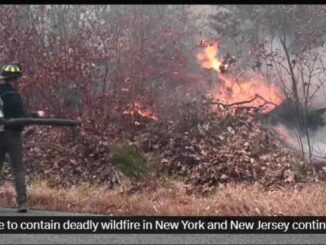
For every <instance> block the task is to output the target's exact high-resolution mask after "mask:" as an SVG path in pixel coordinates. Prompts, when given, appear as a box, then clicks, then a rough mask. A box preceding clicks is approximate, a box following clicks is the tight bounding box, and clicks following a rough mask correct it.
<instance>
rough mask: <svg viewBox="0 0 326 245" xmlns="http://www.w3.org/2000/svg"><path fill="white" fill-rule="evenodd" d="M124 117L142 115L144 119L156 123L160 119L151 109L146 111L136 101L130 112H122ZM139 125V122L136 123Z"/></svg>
mask: <svg viewBox="0 0 326 245" xmlns="http://www.w3.org/2000/svg"><path fill="white" fill-rule="evenodd" d="M122 114H124V115H132V116H134V115H136V114H138V115H140V116H142V117H146V118H150V119H153V120H155V121H157V120H158V118H157V117H156V116H155V113H154V112H153V111H151V110H149V109H146V108H145V107H144V106H143V105H142V104H141V103H140V102H138V101H134V102H133V103H132V104H131V105H130V108H129V109H128V110H125V111H123V112H122ZM137 123H138V124H139V122H136V124H137Z"/></svg>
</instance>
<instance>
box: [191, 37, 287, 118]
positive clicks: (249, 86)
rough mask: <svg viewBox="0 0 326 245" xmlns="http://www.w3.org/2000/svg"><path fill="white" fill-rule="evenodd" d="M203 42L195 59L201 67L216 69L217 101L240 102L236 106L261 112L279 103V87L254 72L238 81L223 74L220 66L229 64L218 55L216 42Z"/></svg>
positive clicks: (280, 97)
mask: <svg viewBox="0 0 326 245" xmlns="http://www.w3.org/2000/svg"><path fill="white" fill-rule="evenodd" d="M204 43H205V44H206V45H205V48H204V50H203V51H202V52H200V53H199V54H197V60H198V61H199V62H200V63H201V66H202V67H204V68H206V69H214V70H215V71H217V76H218V78H219V80H220V81H221V84H220V86H219V87H218V89H217V91H216V94H215V97H216V99H217V100H218V101H220V102H221V103H226V104H228V105H230V104H236V103H241V105H238V107H240V106H246V107H255V108H259V109H260V111H261V112H263V113H267V112H269V111H271V110H273V109H274V108H275V107H276V106H277V105H279V104H281V102H282V101H283V98H282V96H281V92H280V90H279V88H278V87H277V86H275V84H271V83H268V82H267V81H266V80H264V78H263V77H262V76H261V75H259V74H256V73H254V74H251V75H250V77H251V78H250V79H248V80H241V81H238V80H237V79H236V78H234V76H232V75H230V74H229V75H225V74H223V73H222V72H221V71H222V69H221V68H224V70H226V69H229V68H230V66H229V64H228V63H225V62H223V60H221V59H220V58H219V57H218V55H219V46H218V43H217V42H214V43H208V42H204ZM207 43H208V45H207ZM221 66H223V67H221Z"/></svg>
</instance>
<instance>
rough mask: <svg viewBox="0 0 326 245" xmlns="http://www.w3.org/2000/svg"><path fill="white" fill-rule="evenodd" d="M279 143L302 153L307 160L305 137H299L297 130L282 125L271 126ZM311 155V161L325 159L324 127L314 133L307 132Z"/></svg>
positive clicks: (307, 147)
mask: <svg viewBox="0 0 326 245" xmlns="http://www.w3.org/2000/svg"><path fill="white" fill-rule="evenodd" d="M272 128H273V129H274V131H275V132H276V134H277V136H278V138H279V139H280V141H281V142H282V143H283V144H284V145H285V146H286V147H288V148H290V149H292V150H294V151H296V152H298V153H302V152H304V156H305V158H306V159H308V158H309V144H308V139H307V137H306V136H301V137H300V136H299V134H298V130H296V129H295V128H289V127H287V126H285V125H284V124H281V123H279V124H277V125H276V126H272ZM309 140H310V146H311V154H312V158H313V159H318V160H321V159H326V127H320V128H319V129H317V130H316V131H310V132H309Z"/></svg>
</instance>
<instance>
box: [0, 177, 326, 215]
mask: <svg viewBox="0 0 326 245" xmlns="http://www.w3.org/2000/svg"><path fill="white" fill-rule="evenodd" d="M126 185H128V184H126ZM124 188H127V186H125V187H124ZM28 190H29V192H28V193H29V199H28V202H29V207H30V208H32V209H46V210H57V211H59V210H60V211H72V212H87V213H98V214H113V215H194V216H196V215H204V216H205V215H230V216H232V215H245V216H251V215H295V216H297V215H308V216H309V215H326V185H325V184H321V183H316V184H309V185H306V186H303V187H302V189H300V190H298V189H294V188H292V187H291V188H290V187H289V188H285V189H282V190H276V191H265V190H264V189H263V188H261V187H259V186H257V185H243V184H241V185H228V186H226V187H222V188H219V190H218V191H217V192H216V193H215V194H214V195H211V196H208V197H200V198H199V197H196V196H190V195H187V194H186V188H185V186H184V185H183V184H181V183H180V182H170V183H167V184H166V183H165V184H164V185H163V186H161V187H157V188H155V189H152V190H146V191H143V192H135V193H128V192H125V191H123V189H121V188H119V189H115V190H108V189H106V188H105V187H92V186H89V185H86V184H85V185H81V186H79V187H72V188H69V189H55V188H50V187H49V186H48V185H47V184H46V183H37V184H33V185H31V186H29V188H28ZM0 205H1V206H6V207H14V206H15V192H14V189H13V188H12V186H11V185H9V186H8V185H4V186H2V187H1V188H0Z"/></svg>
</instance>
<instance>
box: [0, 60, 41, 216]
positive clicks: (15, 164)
mask: <svg viewBox="0 0 326 245" xmlns="http://www.w3.org/2000/svg"><path fill="white" fill-rule="evenodd" d="M21 76H22V67H21V66H20V65H19V64H17V63H12V64H10V65H4V66H3V67H2V69H1V75H0V78H1V79H3V81H4V82H3V83H0V98H1V100H2V103H3V107H2V113H3V115H4V118H22V117H39V116H41V115H42V114H43V113H31V114H28V113H27V112H26V111H25V109H24V106H23V102H22V98H21V96H20V94H19V93H18V91H17V82H18V80H19V78H20V77H21ZM22 130H23V127H22V126H5V127H4V129H3V130H2V132H0V169H2V166H3V162H4V160H5V155H6V153H8V155H9V157H10V162H11V169H12V173H13V176H14V181H15V189H16V195H17V198H16V200H17V203H18V212H27V205H26V199H27V197H26V182H25V167H24V164H23V145H22V136H21V133H22Z"/></svg>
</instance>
